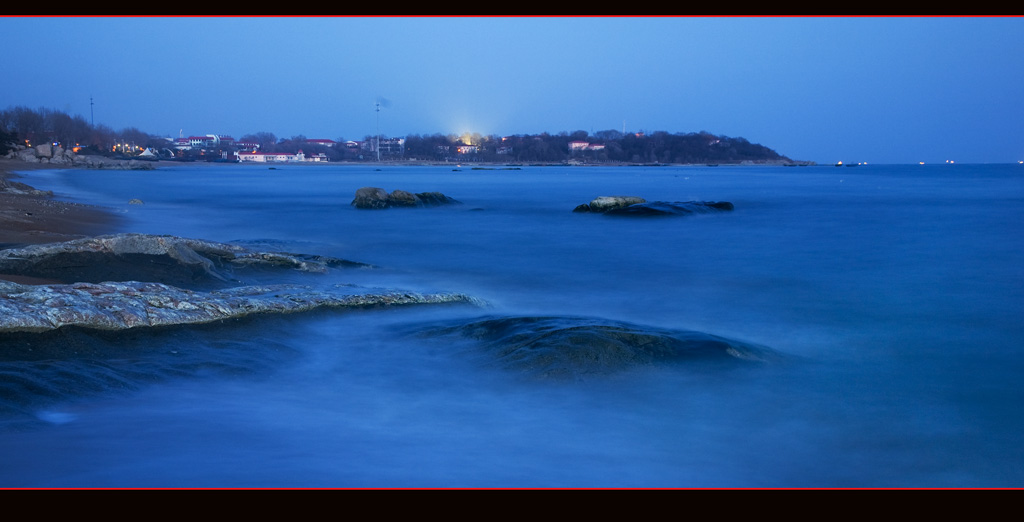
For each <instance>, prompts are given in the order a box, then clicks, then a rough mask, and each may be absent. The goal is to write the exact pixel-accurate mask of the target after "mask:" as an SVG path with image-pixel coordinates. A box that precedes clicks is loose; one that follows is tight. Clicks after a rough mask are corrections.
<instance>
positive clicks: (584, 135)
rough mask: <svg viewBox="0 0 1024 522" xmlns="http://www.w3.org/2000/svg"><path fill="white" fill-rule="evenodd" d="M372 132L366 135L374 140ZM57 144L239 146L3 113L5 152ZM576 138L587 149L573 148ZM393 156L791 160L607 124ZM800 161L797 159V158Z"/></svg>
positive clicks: (294, 140)
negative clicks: (606, 126) (202, 143)
mask: <svg viewBox="0 0 1024 522" xmlns="http://www.w3.org/2000/svg"><path fill="white" fill-rule="evenodd" d="M372 139H373V137H372V136H366V137H365V138H364V141H368V140H372ZM238 141H240V142H252V143H256V144H258V145H259V149H260V150H261V151H264V152H287V153H293V154H294V153H296V152H298V151H299V150H302V151H303V152H305V153H306V155H307V156H308V155H311V154H320V153H322V154H324V155H325V156H327V158H328V159H329V160H330V161H348V160H366V159H371V157H373V158H375V156H371V155H368V154H369V153H368V152H367V151H366V150H364V149H360V148H349V147H345V146H343V143H344V139H343V138H338V139H337V140H336V141H337V142H338V145H336V146H334V147H326V146H323V145H318V144H312V143H308V142H307V141H306V137H305V136H302V135H298V136H292V137H290V138H278V137H277V136H275V135H274V134H273V133H271V132H256V133H252V134H246V135H243V136H242V137H241V138H239V139H238ZM45 142H57V143H60V144H62V145H63V146H64V147H65V148H68V147H70V146H79V147H81V148H82V150H83V151H84V152H85V153H91V154H104V155H117V154H123V152H118V151H117V150H115V149H116V146H115V145H116V144H118V143H131V144H133V145H136V146H137V147H139V148H140V150H141V149H142V148H151V149H152V150H154V151H156V152H157V153H158V154H169V155H174V156H175V157H178V158H183V157H184V159H200V158H204V157H205V158H206V159H215V158H223V157H225V156H226V152H230V151H233V150H238V146H237V145H222V146H221V147H220V150H202V149H200V150H192V151H179V150H175V149H174V148H173V144H172V143H170V142H169V141H168V138H164V137H160V136H156V135H153V134H148V133H146V132H143V131H141V130H139V129H136V128H134V127H128V128H125V129H121V130H119V131H115V130H114V129H112V128H110V127H108V126H105V125H92V124H91V123H89V122H88V121H86V120H85V119H84V118H82V117H81V116H71V115H68V114H66V113H64V112H61V111H57V110H52V109H29V108H26V107H12V108H8V109H6V110H2V111H0V154H6V153H7V152H8V151H9V150H10V149H11V148H12V147H14V146H15V145H16V144H28V145H33V146H34V145H37V144H39V143H45ZM572 142H581V143H586V144H588V145H590V146H587V147H573V146H571V145H570V144H571V143H572ZM386 159H405V160H421V161H479V162H502V163H562V162H567V161H571V162H579V163H634V164H636V163H642V164H668V163H683V164H718V163H723V164H728V163H739V162H744V161H747V162H754V163H757V162H782V163H786V162H791V161H792V160H790V159H789V158H786V157H785V156H782V155H780V154H778V153H777V152H775V151H774V150H772V149H770V148H768V147H765V146H763V145H759V144H755V143H750V142H749V141H747V140H746V139H744V138H738V137H728V136H721V135H715V134H712V133H710V132H707V131H701V132H691V133H669V132H666V131H655V132H651V133H640V132H637V133H624V132H620V131H617V130H603V131H598V132H595V133H594V134H590V133H588V132H586V131H582V130H578V131H575V132H571V133H570V132H561V133H558V134H549V133H546V132H544V133H540V134H518V135H512V136H496V135H489V136H484V135H480V134H469V133H467V134H462V135H458V134H440V133H435V134H428V135H419V134H412V135H408V136H406V137H405V145H404V149H403V152H402V153H401V156H400V157H398V158H396V157H395V155H393V154H392V155H391V156H388V157H386ZM794 163H795V162H794Z"/></svg>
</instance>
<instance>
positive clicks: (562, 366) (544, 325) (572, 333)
mask: <svg viewBox="0 0 1024 522" xmlns="http://www.w3.org/2000/svg"><path fill="white" fill-rule="evenodd" d="M414 331H415V332H416V334H417V335H418V336H421V337H429V338H440V339H450V338H458V339H465V340H470V341H472V343H473V344H474V345H475V346H476V347H477V348H479V349H480V350H481V351H482V353H484V354H485V355H486V357H487V359H488V361H489V362H488V363H487V364H496V365H498V366H500V367H502V368H505V369H508V370H514V371H520V372H524V373H526V374H528V375H531V376H535V377H541V378H557V379H573V378H576V379H578V378H581V377H585V376H588V375H608V374H613V373H616V372H620V371H625V370H628V369H630V368H635V367H639V366H649V365H660V364H677V363H701V362H703V363H721V364H751V363H761V362H767V361H770V360H774V359H778V358H780V355H779V354H778V353H777V352H775V351H773V350H771V349H769V348H766V347H762V346H757V345H753V344H749V343H744V342H741V341H734V340H730V339H725V338H722V337H718V336H715V335H710V334H706V333H702V332H695V331H688V330H671V329H665V328H656V327H650V326H644V325H637V324H632V323H626V322H620V321H609V320H605V319H599V318H590V317H573V316H544V317H531V316H526V317H493V316H492V317H484V318H478V319H473V320H471V321H469V322H459V323H456V324H452V323H450V322H448V323H434V324H429V325H418V326H416V327H414Z"/></svg>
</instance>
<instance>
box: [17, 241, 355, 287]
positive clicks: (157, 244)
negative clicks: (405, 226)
mask: <svg viewBox="0 0 1024 522" xmlns="http://www.w3.org/2000/svg"><path fill="white" fill-rule="evenodd" d="M342 266H348V267H354V266H363V267H366V266H369V265H366V264H363V263H357V262H353V261H346V260H344V259H337V258H331V257H324V256H314V255H305V254H292V253H286V252H259V251H253V250H250V249H247V248H245V247H242V246H238V245H232V244H227V243H216V242H213V241H204V240H200V239H187V238H181V237H176V236H156V235H147V234H116V235H109V236H98V237H92V238H85V239H76V240H73V241H65V242H62V243H49V244H43V245H32V246H27V247H23V248H12V249H6V250H0V274H11V275H18V276H28V277H38V278H46V279H53V280H56V281H60V282H65V283H78V282H90V283H100V282H105V281H148V282H157V283H165V284H169V285H175V286H185V287H189V286H225V285H227V284H229V283H230V282H231V280H232V277H233V272H234V270H237V269H247V268H259V267H262V268H268V269H271V268H273V269H290V270H298V271H302V272H316V273H323V272H326V271H327V270H328V269H329V268H331V267H342Z"/></svg>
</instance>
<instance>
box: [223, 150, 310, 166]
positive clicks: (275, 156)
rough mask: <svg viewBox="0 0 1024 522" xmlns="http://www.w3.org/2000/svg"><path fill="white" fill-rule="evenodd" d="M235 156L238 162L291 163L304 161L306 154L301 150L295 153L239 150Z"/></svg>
mask: <svg viewBox="0 0 1024 522" xmlns="http://www.w3.org/2000/svg"><path fill="white" fill-rule="evenodd" d="M236 156H237V157H238V162H239V163H251V162H254V163H291V162H296V161H306V155H305V154H303V153H302V151H301V150H300V151H299V152H297V153H295V154H289V153H287V152H239V153H237V154H236Z"/></svg>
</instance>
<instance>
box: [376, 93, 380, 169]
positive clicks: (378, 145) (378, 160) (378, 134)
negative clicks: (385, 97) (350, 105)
mask: <svg viewBox="0 0 1024 522" xmlns="http://www.w3.org/2000/svg"><path fill="white" fill-rule="evenodd" d="M377 162H378V163H379V162H380V101H378V102H377Z"/></svg>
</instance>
